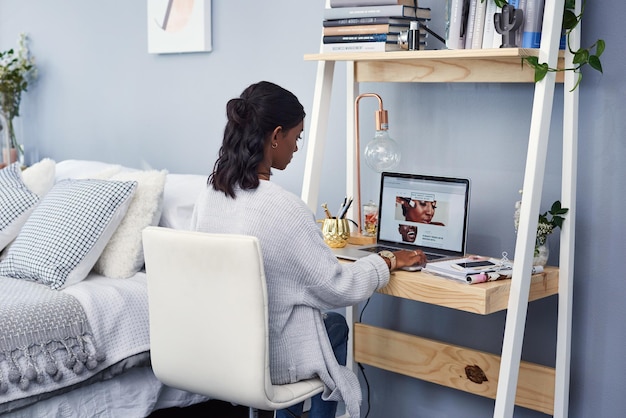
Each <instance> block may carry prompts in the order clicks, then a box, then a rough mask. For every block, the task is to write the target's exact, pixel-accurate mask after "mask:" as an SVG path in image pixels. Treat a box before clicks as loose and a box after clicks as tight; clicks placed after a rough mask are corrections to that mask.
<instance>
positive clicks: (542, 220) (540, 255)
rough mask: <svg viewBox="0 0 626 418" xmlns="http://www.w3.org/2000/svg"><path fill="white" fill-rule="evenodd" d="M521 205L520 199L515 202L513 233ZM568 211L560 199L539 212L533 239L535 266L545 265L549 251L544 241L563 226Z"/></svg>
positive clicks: (517, 223) (517, 222) (517, 225)
mask: <svg viewBox="0 0 626 418" xmlns="http://www.w3.org/2000/svg"><path fill="white" fill-rule="evenodd" d="M520 193H521V190H520ZM521 206H522V201H521V200H518V201H517V202H515V214H514V216H513V222H514V225H515V233H517V229H518V227H519V216H520V208H521ZM568 211H569V209H568V208H564V207H562V206H561V201H559V200H557V201H555V202H554V203H553V204H552V206H551V207H550V210H549V211H547V212H544V213H540V214H539V222H538V223H537V237H536V239H535V252H534V260H533V265H535V266H545V265H546V263H547V262H548V257H549V255H550V252H549V251H548V246H547V245H546V241H547V239H548V236H549V235H550V234H551V233H552V232H554V230H555V229H556V228H560V227H561V226H563V221H564V220H565V218H564V217H563V215H565V214H566V213H567V212H568Z"/></svg>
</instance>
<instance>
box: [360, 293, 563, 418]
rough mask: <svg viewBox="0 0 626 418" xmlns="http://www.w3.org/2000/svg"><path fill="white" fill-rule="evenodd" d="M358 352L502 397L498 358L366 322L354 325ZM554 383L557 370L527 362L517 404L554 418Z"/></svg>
mask: <svg viewBox="0 0 626 418" xmlns="http://www.w3.org/2000/svg"><path fill="white" fill-rule="evenodd" d="M474 286H475V285H474ZM354 347H355V349H354V359H355V361H357V362H359V363H364V364H369V365H370V366H374V367H378V368H380V369H384V370H389V371H392V372H395V373H400V374H403V375H405V376H410V377H414V378H417V379H421V380H425V381H428V382H432V383H436V384H439V385H442V386H447V387H450V388H454V389H458V390H462V391H465V392H469V393H473V394H475V395H479V396H484V397H488V398H491V399H495V398H496V392H497V387H498V374H499V370H500V357H499V356H497V355H495V354H491V353H486V352H483V351H478V350H473V349H469V348H466V347H461V346H457V345H452V344H447V343H443V342H440V341H436V340H431V339H427V338H422V337H417V336H413V335H410V334H405V333H401V332H397V331H391V330H387V329H383V328H378V327H374V326H371V325H365V324H361V323H355V324H354ZM481 373H482V375H481ZM479 376H484V379H486V380H484V379H480V378H477V377H479ZM554 382H555V372H554V368H551V367H547V366H543V365H538V364H534V363H529V362H524V361H522V362H521V364H520V370H519V380H518V386H517V395H516V398H515V403H516V404H517V405H520V406H523V407H526V408H530V409H533V410H536V411H540V412H543V413H544V414H549V415H551V414H552V413H553V409H554Z"/></svg>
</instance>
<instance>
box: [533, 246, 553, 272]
mask: <svg viewBox="0 0 626 418" xmlns="http://www.w3.org/2000/svg"><path fill="white" fill-rule="evenodd" d="M549 257H550V250H549V249H548V245H547V244H546V243H543V244H535V256H534V257H533V266H542V267H545V265H546V264H548V258H549Z"/></svg>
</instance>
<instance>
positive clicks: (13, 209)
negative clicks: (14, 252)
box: [0, 159, 55, 250]
mask: <svg viewBox="0 0 626 418" xmlns="http://www.w3.org/2000/svg"><path fill="white" fill-rule="evenodd" d="M54 168H55V164H54V161H52V160H49V159H45V160H42V161H40V162H38V163H36V164H33V165H32V166H31V167H29V168H27V169H26V170H25V171H24V172H22V171H21V169H20V167H19V164H18V163H13V164H11V165H9V166H7V167H5V168H3V169H2V170H0V250H2V249H3V248H5V247H6V246H7V245H8V244H9V243H10V242H11V241H13V239H15V237H16V236H17V234H18V233H19V231H20V228H21V227H22V225H24V223H25V222H26V220H27V219H28V217H29V216H30V214H31V212H32V211H33V210H34V209H35V206H36V205H37V204H38V203H39V200H40V198H41V197H43V196H44V195H45V194H46V193H47V192H48V191H49V190H50V188H51V187H52V185H53V183H54Z"/></svg>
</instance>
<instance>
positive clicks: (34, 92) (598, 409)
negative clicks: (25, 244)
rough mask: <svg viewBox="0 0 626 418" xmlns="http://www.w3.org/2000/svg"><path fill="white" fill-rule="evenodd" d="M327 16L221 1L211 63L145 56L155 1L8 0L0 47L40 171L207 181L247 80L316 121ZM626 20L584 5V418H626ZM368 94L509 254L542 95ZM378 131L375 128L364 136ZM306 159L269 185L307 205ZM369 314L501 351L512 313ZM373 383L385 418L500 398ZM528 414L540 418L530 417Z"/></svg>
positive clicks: (337, 167) (547, 331)
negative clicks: (592, 52)
mask: <svg viewBox="0 0 626 418" xmlns="http://www.w3.org/2000/svg"><path fill="white" fill-rule="evenodd" d="M426 1H427V0H424V1H422V2H421V3H422V4H423V5H426V4H427V3H426ZM428 4H430V5H431V7H432V8H433V20H435V19H439V17H437V16H442V15H443V9H444V5H445V2H444V1H441V0H438V1H437V0H430V1H429V2H428ZM323 7H324V1H322V0H317V1H293V0H275V1H271V2H270V1H265V2H260V1H251V0H238V1H235V0H230V1H218V0H214V1H213V9H212V10H213V28H212V30H213V51H212V52H210V53H198V54H180V55H150V54H148V53H147V30H146V20H147V17H146V9H147V6H146V1H132V2H128V1H121V0H111V1H107V2H104V1H93V0H92V1H85V0H82V1H79V0H65V1H62V2H51V1H45V0H2V1H1V2H0V49H1V50H6V49H8V48H10V47H13V46H15V42H16V40H17V36H18V34H19V33H20V32H27V33H28V34H29V36H30V38H31V48H32V51H33V53H34V54H35V56H36V58H37V65H38V68H39V79H38V80H37V82H36V84H34V85H33V86H32V88H31V89H30V91H29V92H28V93H26V94H25V95H24V99H23V105H22V113H23V116H22V118H21V126H22V128H21V130H22V138H23V142H24V144H25V146H26V148H27V153H28V158H29V159H30V160H31V161H34V160H36V159H38V158H42V157H51V158H53V159H55V160H57V161H60V160H63V159H68V158H81V159H98V160H104V161H108V162H117V163H121V164H125V165H128V166H134V167H148V166H151V167H155V168H166V169H168V170H170V172H178V173H208V172H209V170H210V168H211V167H212V164H213V161H214V159H215V156H216V153H217V149H218V147H219V143H220V141H221V135H222V130H223V126H224V122H225V117H224V107H225V103H226V101H227V100H228V99H230V98H231V97H234V96H237V95H238V94H239V93H240V92H241V90H242V89H243V88H244V87H245V86H247V85H248V84H250V83H252V82H255V81H258V80H261V79H266V80H270V81H274V82H276V83H278V84H281V85H283V86H284V87H286V88H288V89H290V90H292V91H293V92H294V93H295V94H296V95H297V96H298V97H299V98H300V99H301V101H302V103H303V104H304V105H305V107H306V108H307V111H308V113H309V114H310V113H311V104H312V101H313V91H314V84H315V72H316V64H315V63H314V62H306V61H304V60H303V55H304V54H305V53H310V52H315V51H317V49H318V46H319V38H320V32H321V21H322V9H323ZM625 13H626V5H625V3H624V2H612V4H611V6H610V7H606V6H603V7H598V5H597V4H596V3H594V2H588V6H587V11H586V14H585V19H584V21H585V22H584V23H585V25H584V27H583V44H589V43H591V42H593V40H595V39H596V38H598V37H602V38H604V39H605V40H606V41H607V45H608V50H607V51H606V53H605V55H604V56H603V59H602V61H603V64H604V69H605V73H604V75H599V74H597V73H595V72H593V71H588V70H587V71H585V72H584V79H583V83H582V86H581V87H580V119H579V137H580V146H579V153H580V155H579V165H578V179H577V180H578V202H577V207H578V211H577V224H576V238H577V240H576V262H575V283H574V315H573V340H572V372H571V391H570V416H571V417H581V418H583V417H589V416H597V417H614V416H620V415H622V414H623V411H624V409H626V397H624V393H626V376H625V375H624V367H623V364H624V360H623V347H624V345H626V328H625V327H624V326H623V320H624V318H625V317H626V312H625V311H626V304H625V303H624V298H625V296H626V281H625V280H624V273H623V266H622V262H621V261H622V260H621V257H623V256H624V254H625V253H626V251H625V250H626V249H625V244H624V242H625V240H624V236H623V234H624V231H626V225H625V222H624V217H623V216H622V208H623V204H624V195H625V194H626V185H625V184H626V183H625V182H624V178H625V177H626V167H625V165H624V161H625V158H624V157H625V154H626V153H625V146H626V140H625V138H624V136H625V132H626V129H625V123H626V122H625V120H626V118H624V116H623V115H624V108H626V88H625V84H624V81H623V74H622V73H623V68H625V65H626V63H625V62H624V56H625V54H624V45H623V39H624V38H623V31H622V24H621V23H622V22H621V17H622V16H624V14H625ZM432 45H435V42H434V40H433V41H432ZM344 69H345V66H344V65H343V64H337V68H336V70H335V71H336V77H335V78H336V80H335V90H334V93H333V98H332V104H331V106H332V108H331V113H332V114H331V118H330V127H329V136H328V141H327V144H328V146H327V151H326V157H325V159H324V176H323V178H322V188H321V192H320V202H323V201H328V202H329V203H330V202H337V203H338V202H340V200H341V199H342V198H343V195H344V188H345V183H344V181H343V180H337V179H338V178H339V179H342V178H343V175H342V174H343V172H344V167H345V162H344V161H345V150H344V147H343V145H342V144H343V138H344V134H343V132H344V130H345V121H344V115H345V112H344V107H345V105H344V101H345V100H344V95H342V94H341V92H342V91H343V89H344V87H345V81H344V77H343V76H344ZM361 92H375V93H378V94H380V95H381V96H382V97H383V100H384V104H385V108H386V109H388V110H389V114H390V132H391V135H392V137H394V138H395V139H397V140H398V142H399V143H400V144H401V147H402V151H403V159H402V163H401V166H400V167H399V170H400V171H415V172H423V173H432V174H445V175H454V176H464V177H465V176H467V177H470V178H471V179H472V212H471V216H470V229H469V243H470V246H469V251H470V252H475V253H484V254H492V255H498V254H500V253H501V252H502V251H507V252H508V253H509V255H513V250H514V239H515V237H514V230H513V224H512V222H513V221H512V219H513V205H514V202H515V201H516V200H517V199H518V198H519V195H518V190H519V189H520V187H521V185H522V180H523V175H524V173H523V170H524V164H525V156H526V144H527V140H528V126H529V121H530V108H531V103H532V96H533V88H532V85H516V84H513V85H500V84H494V85H487V84H484V85H475V84H450V85H408V84H386V85H383V84H365V85H363V86H362V88H361ZM562 97H563V94H562V87H557V94H556V98H555V106H554V107H555V109H554V113H553V123H552V128H551V139H550V144H549V151H548V159H549V161H548V166H547V169H546V177H545V183H544V194H543V196H544V199H543V202H544V204H543V205H542V208H541V210H542V211H544V210H546V209H547V207H548V206H549V204H550V203H551V202H552V201H554V200H556V199H558V198H559V188H560V181H561V178H560V177H561V175H560V173H561V153H560V135H561V133H562V128H561V123H560V120H561V119H562ZM374 109H375V103H367V101H362V105H361V112H362V114H363V115H367V114H368V112H370V111H371V112H373V111H374ZM620 115H622V116H620ZM363 119H364V120H369V118H365V117H363ZM372 124H373V123H372ZM307 126H308V121H307ZM372 128H373V126H372ZM366 129H369V127H368V125H367V123H365V122H364V123H363V125H362V128H361V135H362V138H366V137H367V136H366V132H365V130H366ZM305 136H306V135H305ZM305 141H306V138H305ZM304 152H305V151H304V150H302V151H301V152H300V153H298V154H296V156H295V158H294V161H293V163H292V165H291V166H290V167H289V168H288V170H286V171H285V172H282V173H276V174H275V176H274V178H273V181H276V182H278V183H280V184H282V185H283V186H285V187H286V188H288V189H289V190H292V191H293V192H294V193H296V194H300V188H301V184H302V175H303V169H304ZM337 174H339V175H337ZM363 176H364V179H363V183H364V191H363V199H364V200H366V199H369V198H372V197H375V196H377V194H378V190H377V187H378V179H377V177H376V175H375V174H374V173H373V172H370V171H368V170H364V174H363ZM556 238H557V237H556V236H552V237H551V241H550V246H551V252H552V258H551V263H556V262H557V261H558V260H557V257H556V254H558V243H557V242H556ZM556 304H557V299H556V297H553V298H548V299H546V300H542V301H538V302H535V303H532V304H531V305H530V307H529V310H528V321H527V326H526V338H525V343H524V347H523V358H524V359H526V360H529V361H533V362H538V363H542V364H546V365H553V364H554V355H555V354H554V351H555V330H556ZM363 316H364V321H365V322H370V323H373V324H378V325H384V326H387V327H390V328H393V329H396V330H400V331H404V332H413V333H419V334H421V335H424V336H427V337H432V338H437V339H441V340H444V341H449V342H451V343H456V344H461V345H467V346H470V347H474V348H477V349H481V350H486V351H491V352H495V353H498V352H499V350H500V347H501V343H502V334H503V328H504V320H505V313H499V314H494V315H490V316H487V317H482V316H478V315H473V314H466V313H461V312H456V311H453V310H450V309H446V308H441V307H433V306H428V305H424V304H419V303H417V302H411V301H406V300H400V299H395V298H390V297H387V296H383V295H375V296H374V297H373V298H372V301H371V303H370V304H369V305H368V307H367V308H366V310H365V312H364V314H363ZM366 374H367V377H368V380H369V383H370V388H371V413H370V417H373V418H376V417H390V416H393V417H414V416H426V417H453V416H454V417H456V416H463V417H485V416H490V415H491V413H492V410H493V401H491V400H488V399H484V398H481V397H477V396H474V395H471V394H467V393H462V392H458V391H455V390H452V389H448V388H443V387H439V386H437V385H434V384H430V383H426V382H421V381H418V380H414V379H411V378H407V377H404V376H400V375H396V374H393V373H390V372H385V371H381V370H376V369H373V368H371V367H367V368H366ZM365 409H366V407H364V410H365ZM515 416H516V417H540V416H543V415H542V414H539V413H537V412H533V411H530V410H527V409H523V408H517V409H516V411H515Z"/></svg>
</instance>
